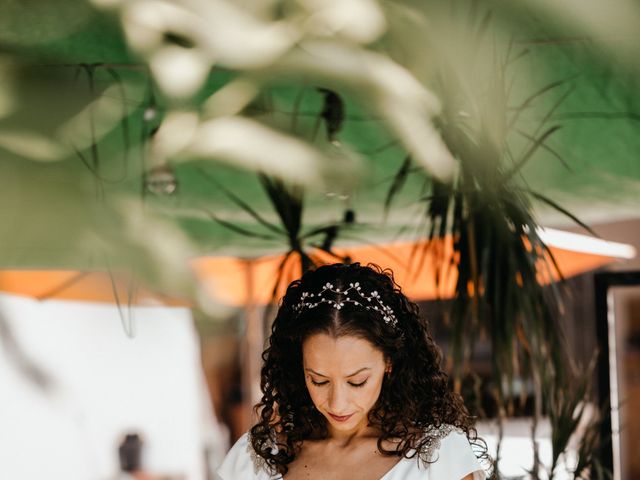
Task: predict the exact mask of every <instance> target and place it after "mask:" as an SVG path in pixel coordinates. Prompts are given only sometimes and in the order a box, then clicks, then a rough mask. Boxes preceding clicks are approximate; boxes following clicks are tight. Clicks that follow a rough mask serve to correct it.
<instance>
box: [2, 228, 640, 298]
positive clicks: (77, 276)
mask: <svg viewBox="0 0 640 480" xmlns="http://www.w3.org/2000/svg"><path fill="white" fill-rule="evenodd" d="M545 232H546V231H545ZM545 241H546V243H547V245H548V246H549V247H550V250H551V252H552V254H553V256H554V258H555V260H556V263H557V265H558V267H559V269H560V271H561V273H562V275H563V276H564V277H565V278H567V277H571V276H574V275H578V274H580V273H583V272H586V271H589V270H593V269H596V268H599V267H602V266H604V265H607V264H609V263H612V262H614V261H616V260H617V259H619V258H630V257H633V256H634V255H635V252H634V251H633V249H632V248H631V247H629V246H627V245H621V244H613V243H610V242H604V241H601V240H597V239H592V238H590V237H585V236H583V235H576V234H568V233H566V232H557V231H549V235H547V238H546V239H545ZM594 242H595V243H594ZM423 246H424V245H420V244H416V243H413V242H402V243H391V244H385V245H378V246H356V247H352V248H342V249H338V251H337V252H336V253H338V254H339V255H340V256H349V257H350V258H351V260H352V261H353V262H360V263H363V264H367V263H374V264H376V265H379V266H381V267H383V268H388V269H390V270H391V271H392V272H393V274H394V278H395V280H396V282H397V283H398V284H399V285H401V286H402V288H403V291H404V292H405V294H406V295H407V296H408V297H409V298H411V299H413V300H430V299H436V298H451V297H453V295H454V294H455V285H456V281H457V271H456V269H455V264H456V260H457V259H456V258H455V254H454V251H453V239H452V238H451V237H445V238H442V239H438V240H436V241H434V242H432V243H431V244H429V245H428V248H427V249H422V247H423ZM569 246H571V248H570V247H569ZM416 252H418V253H416ZM423 253H424V254H423ZM315 256H316V258H320V259H321V260H322V261H324V262H326V263H332V262H333V261H335V260H333V259H332V258H331V257H329V256H328V255H326V254H323V253H322V252H317V255H315ZM412 259H413V260H412ZM418 263H419V265H418ZM549 265H550V263H549V262H547V263H546V264H545V263H544V262H543V263H541V264H540V265H539V269H538V272H539V274H538V276H539V281H540V282H542V283H548V282H549V281H551V280H558V279H559V276H558V273H557V272H556V271H555V269H554V268H552V267H550V266H549ZM192 267H193V269H194V271H195V274H196V276H197V278H198V280H199V281H200V283H201V284H202V285H203V287H204V289H205V291H207V292H208V293H209V294H210V295H211V296H212V297H213V298H215V299H217V300H218V301H220V302H221V303H223V304H226V305H231V306H243V305H246V304H248V303H257V304H266V303H269V302H270V301H271V300H272V298H273V297H274V292H275V298H279V297H281V296H282V295H283V294H284V289H285V288H286V286H287V284H288V283H289V282H290V281H291V280H294V279H295V278H298V277H299V276H300V273H301V271H300V262H298V261H296V259H295V258H294V257H289V259H288V260H287V261H284V256H282V255H273V256H267V257H262V258H259V259H252V260H246V259H239V258H235V257H200V258H197V259H194V260H193V262H192ZM281 269H282V278H281V281H280V283H279V284H278V285H277V286H276V281H277V279H278V276H279V272H280V270H281ZM435 271H437V272H439V278H438V281H436V275H434V272H435ZM276 287H277V288H276ZM0 290H1V291H4V292H7V293H13V294H18V295H25V296H30V297H33V298H36V299H41V300H45V299H60V300H79V301H92V302H118V303H130V304H136V305H144V304H158V303H162V304H165V305H188V302H187V301H185V300H181V299H176V298H170V297H167V296H165V295H162V294H159V293H157V292H153V291H151V290H148V289H145V288H142V287H141V286H139V285H135V282H134V281H133V280H132V279H131V278H126V277H123V276H113V275H111V274H109V273H106V272H78V271H15V270H10V271H7V270H5V271H0Z"/></svg>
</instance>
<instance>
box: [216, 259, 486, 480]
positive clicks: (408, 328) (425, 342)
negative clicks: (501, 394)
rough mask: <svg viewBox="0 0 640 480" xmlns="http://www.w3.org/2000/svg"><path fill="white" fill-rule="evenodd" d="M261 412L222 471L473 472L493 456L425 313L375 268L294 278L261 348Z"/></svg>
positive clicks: (450, 478)
mask: <svg viewBox="0 0 640 480" xmlns="http://www.w3.org/2000/svg"><path fill="white" fill-rule="evenodd" d="M263 359H264V366H263V368H262V381H261V386H262V392H263V396H262V400H261V401H260V403H259V404H258V405H257V406H256V409H257V412H258V413H259V421H258V423H257V424H256V425H255V426H254V427H253V428H252V429H251V430H250V432H249V434H247V435H244V436H243V437H242V438H240V440H238V442H237V443H236V444H235V446H234V447H233V448H232V449H231V451H230V452H229V454H228V455H227V457H226V458H225V461H224V462H223V464H222V466H221V468H220V470H219V471H218V474H219V475H220V477H221V478H222V479H223V480H245V479H257V480H269V479H282V478H284V479H285V480H297V479H308V478H312V479H336V480H340V479H349V480H356V479H359V480H413V479H416V480H418V479H421V480H427V479H432V480H460V479H464V480H471V479H475V480H477V479H482V478H485V475H484V472H483V470H482V468H481V467H480V465H479V463H478V461H477V460H476V455H475V454H474V453H473V450H472V448H471V443H474V444H477V446H478V448H479V449H480V450H481V453H480V455H479V456H480V457H484V456H486V448H484V447H483V445H482V444H483V443H484V442H482V440H479V439H478V438H477V436H476V433H475V430H474V429H473V427H472V422H471V418H470V417H469V414H468V413H467V411H466V409H465V407H464V405H463V403H462V400H461V399H460V397H459V396H458V395H456V394H454V393H452V392H451V391H450V390H449V388H448V384H447V375H446V374H445V373H444V372H443V371H442V369H441V366H440V364H441V355H440V351H439V349H438V348H437V347H436V345H435V343H434V342H433V339H432V338H431V336H430V334H429V331H428V326H427V323H426V322H425V321H424V320H423V319H421V318H420V316H419V315H418V307H417V305H415V304H413V303H411V302H410V301H409V300H408V299H407V298H406V297H405V296H404V295H403V294H402V292H401V291H400V288H399V287H398V286H397V285H396V284H395V282H394V280H393V277H392V275H391V274H390V273H388V272H383V271H381V270H380V268H379V267H372V266H367V267H365V266H361V265H359V264H357V263H356V264H352V265H344V264H335V265H327V266H322V267H319V268H318V269H317V270H314V271H311V272H308V273H305V274H304V275H303V277H302V279H300V280H297V281H294V282H293V283H292V284H291V285H289V287H288V289H287V292H286V294H285V296H284V298H283V299H282V302H281V305H280V308H279V310H278V314H277V316H276V319H275V321H274V324H273V327H272V334H271V337H270V339H269V346H268V348H267V349H266V350H265V352H264V354H263Z"/></svg>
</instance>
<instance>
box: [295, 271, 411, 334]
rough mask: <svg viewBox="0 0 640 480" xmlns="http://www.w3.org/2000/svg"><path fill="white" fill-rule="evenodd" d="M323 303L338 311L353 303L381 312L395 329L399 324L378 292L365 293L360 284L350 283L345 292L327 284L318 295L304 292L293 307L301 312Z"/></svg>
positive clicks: (387, 322)
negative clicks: (346, 304)
mask: <svg viewBox="0 0 640 480" xmlns="http://www.w3.org/2000/svg"><path fill="white" fill-rule="evenodd" d="M323 303H327V304H329V305H330V306H332V307H333V308H335V309H336V310H340V309H341V308H342V307H344V304H345V303H353V304H354V305H358V306H362V307H364V308H365V309H366V310H374V311H377V312H379V313H380V314H381V315H382V318H383V320H384V322H385V323H386V324H387V325H391V326H392V327H394V328H395V327H397V324H398V320H397V319H396V316H395V315H394V313H393V310H392V309H391V308H390V307H388V306H387V305H385V304H384V303H382V301H381V300H380V294H379V293H378V292H377V291H376V290H374V291H373V292H371V293H370V294H367V293H366V292H363V291H362V288H361V287H360V283H358V282H355V283H350V284H349V287H348V288H345V289H344V290H340V288H335V287H334V286H333V284H332V283H329V282H327V283H325V284H324V287H323V288H322V290H320V291H319V292H318V293H309V292H302V295H301V296H300V302H298V303H297V304H296V305H294V306H293V310H294V311H295V312H299V311H301V310H303V309H305V308H316V307H317V306H318V305H320V304H323Z"/></svg>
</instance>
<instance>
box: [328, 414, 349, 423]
mask: <svg viewBox="0 0 640 480" xmlns="http://www.w3.org/2000/svg"><path fill="white" fill-rule="evenodd" d="M329 416H330V417H331V418H333V419H334V420H335V421H336V422H346V421H347V420H349V419H350V418H351V417H353V413H352V414H350V415H342V416H340V415H334V414H333V413H329Z"/></svg>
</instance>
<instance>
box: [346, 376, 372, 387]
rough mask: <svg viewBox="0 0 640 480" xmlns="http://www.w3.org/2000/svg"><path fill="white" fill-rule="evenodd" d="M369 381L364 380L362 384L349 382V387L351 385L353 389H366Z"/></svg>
mask: <svg viewBox="0 0 640 480" xmlns="http://www.w3.org/2000/svg"><path fill="white" fill-rule="evenodd" d="M367 380H369V379H368V378H367ZM367 380H363V381H362V382H360V383H353V382H349V385H351V386H352V387H356V388H360V387H364V384H365V383H367Z"/></svg>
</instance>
